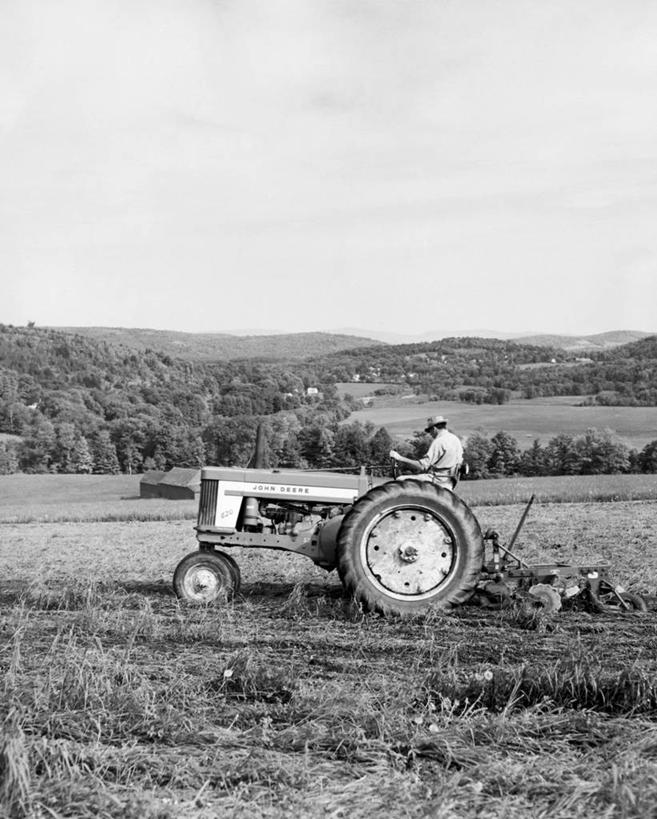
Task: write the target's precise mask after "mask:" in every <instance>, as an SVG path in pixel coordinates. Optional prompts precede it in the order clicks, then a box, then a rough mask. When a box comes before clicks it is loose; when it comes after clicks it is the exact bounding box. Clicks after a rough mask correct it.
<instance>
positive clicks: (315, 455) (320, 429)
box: [299, 423, 335, 469]
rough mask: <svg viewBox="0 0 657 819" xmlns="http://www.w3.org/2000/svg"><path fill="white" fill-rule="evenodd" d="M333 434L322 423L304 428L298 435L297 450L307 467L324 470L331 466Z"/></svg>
mask: <svg viewBox="0 0 657 819" xmlns="http://www.w3.org/2000/svg"><path fill="white" fill-rule="evenodd" d="M334 445H335V434H334V432H333V431H332V430H331V429H330V428H329V427H328V426H327V425H326V424H324V423H315V424H312V425H311V426H308V427H304V428H303V429H302V430H301V432H300V433H299V448H300V450H301V455H302V456H303V457H304V458H305V459H306V461H307V462H308V464H309V466H311V467H316V468H320V469H322V468H326V467H329V466H333V465H334V463H335V461H334V457H335V453H334Z"/></svg>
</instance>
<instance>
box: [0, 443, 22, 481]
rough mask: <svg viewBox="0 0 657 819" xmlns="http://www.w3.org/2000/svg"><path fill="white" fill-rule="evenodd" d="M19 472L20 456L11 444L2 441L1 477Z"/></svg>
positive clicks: (0, 449) (0, 447) (0, 452)
mask: <svg viewBox="0 0 657 819" xmlns="http://www.w3.org/2000/svg"><path fill="white" fill-rule="evenodd" d="M14 472H18V456H17V455H16V450H15V448H14V447H13V446H11V444H7V443H5V442H4V441H0V475H13V474H14Z"/></svg>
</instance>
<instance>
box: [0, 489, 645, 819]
mask: <svg viewBox="0 0 657 819" xmlns="http://www.w3.org/2000/svg"><path fill="white" fill-rule="evenodd" d="M25 489H26V485H24V486H23V494H24V497H25V502H26V503H27V501H28V497H27V493H26V492H25ZM121 491H124V490H121ZM5 497H7V498H8V501H9V500H11V501H12V502H11V503H9V502H7V503H6V504H5V505H4V507H3V505H2V504H0V565H2V574H1V576H0V664H1V668H2V683H1V685H2V689H1V695H0V719H1V720H2V740H1V745H0V806H1V807H0V815H7V816H20V815H24V816H35V817H41V816H43V817H64V816H75V817H91V816H95V817H135V818H136V817H172V818H173V817H215V816H245V817H246V816H249V817H250V816H267V817H278V816H281V817H282V816H290V815H300V816H301V815H303V816H313V817H315V816H322V817H324V816H332V817H340V816H344V817H347V816H349V817H360V816H362V817H365V816H367V817H370V816H376V815H395V816H409V817H420V816H432V817H453V816H481V817H498V816H499V817H502V816H505V817H507V816H509V817H526V816H530V815H531V816H536V817H542V816H546V817H547V816H549V817H578V816H606V817H615V816H618V817H630V816H637V817H639V816H641V817H645V816H653V815H655V805H656V804H657V730H656V728H655V716H656V715H657V653H656V649H657V635H656V634H655V625H656V623H657V615H656V612H655V606H656V599H655V593H656V592H657V550H656V548H655V547H656V545H657V499H653V500H640V501H621V502H612V503H593V502H581V503H567V504H564V503H554V502H550V501H540V500H539V501H538V502H537V503H535V505H534V507H533V508H532V511H531V513H530V516H529V518H528V521H527V524H526V526H525V529H524V530H523V534H522V536H521V538H520V541H519V548H520V551H521V554H522V555H523V557H524V558H525V559H527V560H530V561H533V560H537V561H542V560H544V559H561V560H563V559H571V558H572V559H574V560H577V561H578V562H579V561H581V562H583V563H585V562H589V561H598V560H606V561H609V562H610V563H611V564H612V565H613V566H614V568H615V576H616V577H617V579H618V581H619V582H620V583H622V585H623V586H625V587H626V588H627V589H629V590H632V591H635V592H637V593H639V594H643V595H645V596H646V597H647V600H648V603H649V607H650V610H649V611H648V612H647V613H645V614H635V613H627V614H617V615H608V614H604V615H591V614H589V613H587V612H560V613H557V614H553V615H546V614H543V613H540V612H539V613H533V614H532V615H531V616H528V614H527V612H526V611H525V610H523V609H521V608H511V609H508V610H502V611H484V610H482V609H479V608H475V607H463V608H461V609H459V610H455V611H453V612H451V613H449V614H439V613H432V614H430V615H428V616H426V617H423V618H417V619H416V620H409V621H399V620H384V619H383V618H380V617H378V616H374V615H367V614H364V613H363V612H362V611H361V610H360V609H359V608H358V607H357V606H356V605H354V604H353V603H352V602H351V601H349V600H347V599H345V598H344V595H343V594H342V589H341V586H340V585H339V581H338V579H337V577H336V576H335V574H330V575H327V574H326V573H324V572H323V571H321V570H319V569H316V568H315V567H314V566H313V565H312V563H310V562H309V561H307V560H305V559H304V558H300V557H296V556H294V555H286V554H276V553H273V552H265V551H261V550H255V551H245V550H237V549H235V550H232V552H231V553H232V554H233V555H234V556H235V557H236V558H237V559H238V562H239V563H240V566H241V569H242V578H243V585H242V591H241V593H240V595H238V597H237V598H236V599H234V600H232V601H230V602H227V603H225V604H223V605H221V606H215V607H208V608H192V607H189V606H185V605H182V604H180V603H179V602H178V601H177V600H176V599H175V597H174V596H173V594H172V592H171V575H172V572H173V569H174V567H175V565H176V563H177V562H178V561H179V560H180V558H181V557H182V556H183V555H184V554H185V553H187V552H188V551H191V550H193V549H194V548H195V539H194V532H193V520H190V519H189V517H188V516H189V509H188V508H187V507H188V506H189V504H187V503H186V502H185V503H183V504H181V505H180V506H178V505H176V502H166V503H165V502H163V505H162V506H163V508H162V512H161V514H162V515H163V516H165V515H166V516H168V517H169V518H170V519H167V520H156V519H152V518H154V517H156V516H157V514H158V508H156V506H157V504H159V503H160V502H155V504H156V506H152V505H149V504H152V503H153V502H152V501H144V502H141V503H142V504H143V512H144V516H143V519H141V520H140V519H138V517H139V515H138V513H137V512H136V511H135V509H134V508H133V506H135V505H136V504H138V503H140V502H139V501H136V500H135V499H134V498H133V499H132V500H125V501H121V500H120V499H116V500H113V501H112V503H111V507H112V510H113V515H114V517H113V518H111V517H109V519H108V515H107V514H105V515H103V514H99V511H98V509H99V508H100V507H99V504H101V503H102V502H101V500H100V499H99V500H98V501H97V502H95V503H92V502H91V501H88V505H87V507H86V513H85V510H84V509H83V508H82V507H83V506H84V503H83V502H82V501H81V500H80V498H78V499H77V501H76V503H75V504H74V506H75V508H74V510H73V512H72V514H71V517H73V518H74V519H72V520H66V517H67V516H66V502H65V501H64V500H61V501H60V502H59V503H58V504H57V508H58V519H56V520H53V505H52V504H48V503H47V502H46V498H45V496H42V506H41V507H40V508H39V505H38V504H36V505H34V504H32V505H31V511H30V514H29V516H28V515H26V516H25V517H24V518H22V519H21V518H20V517H17V515H16V508H17V506H18V505H19V503H18V501H17V500H16V498H13V499H12V498H10V497H8V495H7V494H6V495H5ZM125 497H130V493H128V494H127V495H126V496H125ZM99 498H100V496H99ZM30 503H31V501H30ZM122 504H128V506H129V508H128V507H123V506H122ZM522 508H523V507H522V505H521V504H513V505H498V506H479V507H477V508H475V512H476V514H477V516H478V517H479V519H480V522H481V524H482V527H493V528H495V529H497V530H498V531H499V532H500V533H501V535H502V539H503V540H506V539H508V538H509V537H510V535H511V533H512V532H513V530H514V528H515V526H516V524H517V522H518V520H519V518H520V514H521V512H522ZM176 509H179V510H180V512H179V513H178V514H179V517H178V518H177V519H176V517H175V515H176V511H175V510H176ZM106 511H107V510H106ZM122 512H126V513H127V514H126V517H127V518H128V519H126V520H120V519H118V518H120V516H121V514H122ZM185 515H186V516H187V519H184V516H185ZM21 520H22V521H24V522H21ZM3 521H4V522H3ZM3 811H4V814H3Z"/></svg>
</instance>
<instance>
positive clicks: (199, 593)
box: [173, 551, 235, 605]
mask: <svg viewBox="0 0 657 819" xmlns="http://www.w3.org/2000/svg"><path fill="white" fill-rule="evenodd" d="M225 557H226V555H222V554H220V553H218V552H209V551H207V552H206V551H198V552H191V553H190V554H188V555H187V556H186V557H184V558H183V559H182V560H181V561H180V563H179V564H178V565H177V566H176V570H175V571H174V573H173V590H174V591H175V593H176V596H177V597H178V598H179V599H181V600H184V601H186V602H187V603H195V604H197V605H199V604H208V603H217V602H222V601H226V600H228V599H230V598H231V597H232V596H233V594H234V592H235V582H234V577H233V573H232V572H231V569H230V566H229V565H228V562H227V561H226V560H224V559H223V558H225Z"/></svg>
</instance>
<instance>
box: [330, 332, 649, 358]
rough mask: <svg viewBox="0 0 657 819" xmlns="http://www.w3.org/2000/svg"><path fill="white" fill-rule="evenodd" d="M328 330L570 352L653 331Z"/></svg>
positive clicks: (391, 339)
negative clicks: (495, 341) (494, 342)
mask: <svg viewBox="0 0 657 819" xmlns="http://www.w3.org/2000/svg"><path fill="white" fill-rule="evenodd" d="M330 332H343V333H349V334H351V335H356V336H359V335H360V336H364V335H367V336H368V337H369V338H375V339H378V340H379V341H382V342H385V343H386V344H394V345H397V344H422V343H424V342H429V341H441V340H442V339H445V338H490V339H499V340H502V341H513V342H515V343H517V344H529V345H531V346H537V347H557V348H560V349H562V350H569V351H572V352H577V351H585V350H589V351H590V352H601V351H603V350H608V349H610V348H612V347H617V346H619V345H621V344H630V343H632V342H633V341H640V340H641V339H643V338H647V337H648V336H652V335H656V334H657V331H656V332H652V333H648V332H643V331H640V330H610V331H608V332H604V333H593V334H590V335H575V336H572V335H565V334H559V333H529V332H525V333H502V332H499V331H496V330H477V329H474V330H459V331H450V330H428V331H424V332H422V333H417V334H404V333H392V332H387V331H378V330H358V329H356V328H351V327H350V328H342V329H341V330H335V331H330Z"/></svg>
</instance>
